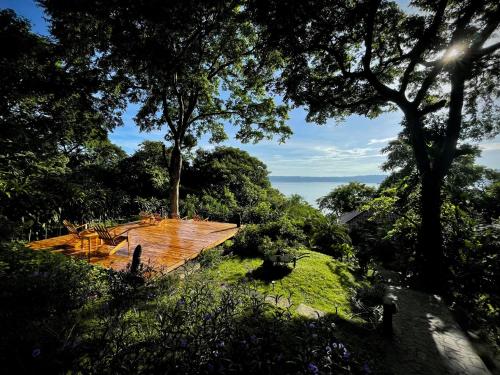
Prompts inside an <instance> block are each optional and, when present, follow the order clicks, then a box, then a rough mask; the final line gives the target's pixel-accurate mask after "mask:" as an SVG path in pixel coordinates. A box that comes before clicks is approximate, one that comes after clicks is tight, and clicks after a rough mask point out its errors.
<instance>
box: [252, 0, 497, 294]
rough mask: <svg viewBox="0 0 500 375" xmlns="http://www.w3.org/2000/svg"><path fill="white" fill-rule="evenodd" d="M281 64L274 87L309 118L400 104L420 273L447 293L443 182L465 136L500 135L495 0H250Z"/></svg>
mask: <svg viewBox="0 0 500 375" xmlns="http://www.w3.org/2000/svg"><path fill="white" fill-rule="evenodd" d="M250 4H252V6H251V7H250V9H251V11H252V15H253V16H254V19H255V20H256V21H257V22H258V23H259V24H260V25H262V26H263V27H264V28H265V29H266V30H267V33H266V37H267V38H266V39H267V40H266V41H267V44H268V45H270V46H273V47H275V48H277V49H278V50H280V51H281V53H282V54H283V56H284V59H285V62H284V66H283V71H282V74H281V75H280V77H279V84H280V86H281V88H282V90H283V92H284V94H285V96H286V97H287V98H289V99H291V100H292V101H293V102H294V104H296V105H304V106H307V109H308V120H312V121H316V122H318V123H325V122H326V121H327V119H329V118H341V119H342V118H345V117H347V116H349V115H352V114H359V115H364V116H368V117H375V116H378V115H379V114H381V113H382V112H386V111H394V110H395V109H396V108H398V109H399V110H400V111H401V112H402V114H403V117H404V121H403V123H402V125H403V128H404V129H405V132H406V135H407V137H408V138H407V139H408V142H407V144H408V146H409V148H410V149H411V151H412V153H413V156H414V159H413V160H414V162H415V164H414V166H415V168H416V170H417V171H418V177H419V179H420V183H421V189H420V195H419V199H420V201H419V204H418V209H419V211H420V212H419V216H420V219H421V225H420V226H419V232H418V238H417V240H418V246H417V248H416V250H417V252H416V258H417V264H418V266H419V269H418V270H417V271H418V274H419V275H420V276H421V283H422V285H425V287H426V288H427V289H428V290H433V291H443V290H445V289H446V285H445V284H446V283H445V280H446V278H447V269H446V265H445V258H446V254H445V249H444V244H443V230H445V228H444V227H443V226H442V222H441V209H442V208H443V210H445V207H444V206H443V204H444V203H445V202H444V201H443V200H442V199H441V193H442V188H443V183H444V180H445V178H446V176H447V175H448V174H449V173H450V168H451V167H452V165H453V162H454V160H456V158H458V157H460V156H463V155H467V154H469V153H470V146H469V145H468V143H470V142H471V141H479V140H481V139H484V138H488V137H494V136H495V135H497V134H498V133H499V131H500V126H499V125H500V123H499V121H498V119H499V112H500V107H499V106H498V99H499V97H500V96H499V95H500V93H499V91H498V84H499V78H500V70H499V66H500V65H499V64H498V61H499V58H500V43H498V41H497V40H496V35H497V34H496V33H497V32H498V30H499V28H500V5H499V4H498V1H495V0H463V1H448V0H439V1H426V0H415V1H411V2H410V5H409V7H410V9H411V11H407V10H405V9H404V8H403V7H401V6H400V4H398V3H397V2H395V1H380V0H363V1H340V2H332V1H328V0H326V1H303V2H300V3H297V2H295V1H293V0H290V1H282V0H279V1H259V0H254V1H251V2H250Z"/></svg>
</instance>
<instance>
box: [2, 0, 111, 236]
mask: <svg viewBox="0 0 500 375" xmlns="http://www.w3.org/2000/svg"><path fill="white" fill-rule="evenodd" d="M0 44H1V45H2V51H1V52H0V72H1V73H2V74H0V228H1V230H0V238H1V237H2V236H7V235H16V234H18V232H19V231H22V227H23V225H26V226H29V227H30V230H31V229H34V230H37V229H40V225H41V224H44V225H45V224H46V223H47V222H48V221H51V220H53V218H54V217H55V216H57V215H58V214H61V211H60V210H62V207H67V206H69V205H70V202H76V201H78V199H79V197H76V196H71V194H69V190H71V186H69V184H68V180H69V179H70V177H69V175H70V173H71V170H70V168H71V169H73V170H75V169H76V166H77V165H80V164H82V163H83V159H84V157H85V155H84V154H85V153H88V152H89V150H90V149H92V148H94V147H96V146H97V145H98V144H102V143H106V142H107V132H108V130H109V129H111V128H113V126H115V125H117V124H119V123H120V118H119V116H117V113H116V112H115V111H114V110H113V109H114V108H116V107H117V106H116V105H112V106H110V105H109V104H110V103H111V102H115V101H114V99H113V95H111V96H109V95H99V96H97V95H96V93H97V92H98V91H100V90H101V88H102V87H101V86H100V85H99V84H98V82H100V81H101V80H99V79H97V77H96V74H95V72H94V71H89V70H87V69H80V67H76V66H72V67H70V66H69V65H68V64H67V63H66V62H65V61H64V60H63V59H62V57H61V55H60V53H59V52H60V51H59V46H58V45H57V44H56V43H54V41H51V40H50V39H49V38H46V37H43V36H40V35H37V34H35V33H33V32H32V31H31V30H30V24H29V22H28V21H27V20H25V19H23V18H20V17H18V16H17V15H16V14H15V13H14V11H12V10H9V9H4V10H0ZM101 82H104V81H101ZM115 104H116V102H115ZM80 207H81V205H80ZM64 214H65V215H68V213H67V212H65V213H64ZM66 217H68V216H66ZM68 218H71V217H68ZM33 224H34V225H33ZM37 226H38V228H37ZM16 232H17V233H16Z"/></svg>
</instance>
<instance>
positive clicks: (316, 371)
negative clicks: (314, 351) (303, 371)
mask: <svg viewBox="0 0 500 375" xmlns="http://www.w3.org/2000/svg"><path fill="white" fill-rule="evenodd" d="M307 369H308V370H309V372H310V373H311V374H314V375H316V374H319V369H318V367H317V366H316V365H315V364H314V363H309V364H308V365H307Z"/></svg>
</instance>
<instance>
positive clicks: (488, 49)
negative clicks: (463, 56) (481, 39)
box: [474, 42, 500, 57]
mask: <svg viewBox="0 0 500 375" xmlns="http://www.w3.org/2000/svg"><path fill="white" fill-rule="evenodd" d="M499 48H500V42H498V43H495V44H492V45H491V46H489V47H486V48H483V49H480V50H479V51H477V53H475V54H474V56H478V57H483V56H486V55H489V54H491V53H494V52H496V50H497V49H499Z"/></svg>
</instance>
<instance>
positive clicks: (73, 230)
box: [63, 220, 87, 239]
mask: <svg viewBox="0 0 500 375" xmlns="http://www.w3.org/2000/svg"><path fill="white" fill-rule="evenodd" d="M63 224H64V226H65V227H66V229H67V230H68V232H69V233H70V234H72V235H73V236H75V237H76V238H77V239H81V237H80V233H83V232H85V231H86V230H87V224H82V225H75V224H73V223H71V222H70V221H68V220H63ZM80 228H84V229H83V230H82V229H80Z"/></svg>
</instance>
